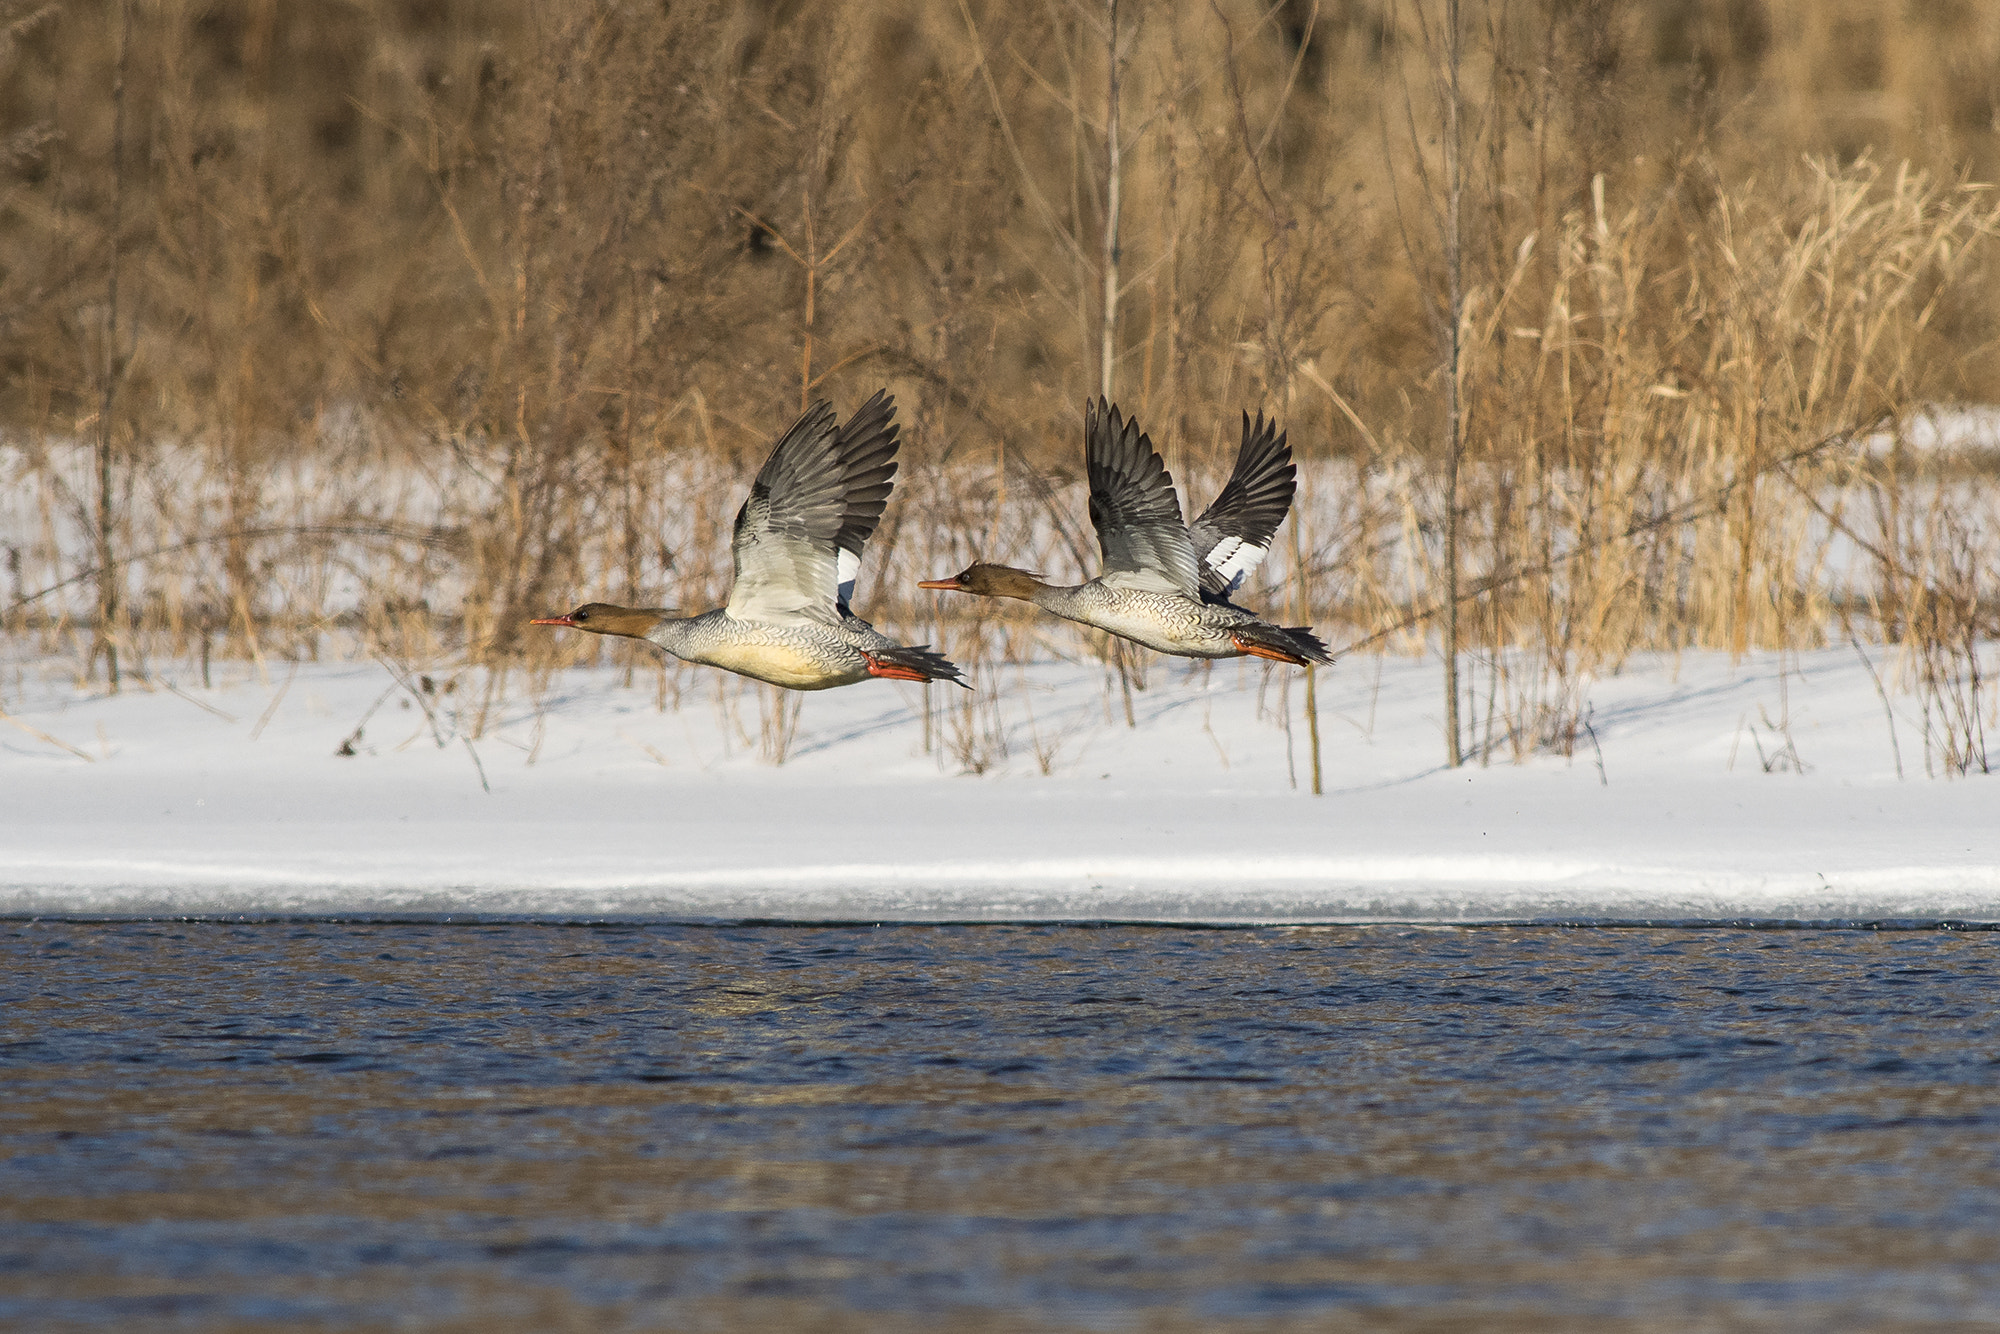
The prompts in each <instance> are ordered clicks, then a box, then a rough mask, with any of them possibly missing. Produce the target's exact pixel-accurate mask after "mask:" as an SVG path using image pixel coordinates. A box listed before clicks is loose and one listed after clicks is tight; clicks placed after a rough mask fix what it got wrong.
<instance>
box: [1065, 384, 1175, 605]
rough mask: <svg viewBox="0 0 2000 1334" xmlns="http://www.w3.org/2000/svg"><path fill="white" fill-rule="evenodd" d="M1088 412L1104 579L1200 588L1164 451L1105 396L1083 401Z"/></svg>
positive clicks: (1169, 589)
mask: <svg viewBox="0 0 2000 1334" xmlns="http://www.w3.org/2000/svg"><path fill="white" fill-rule="evenodd" d="M1083 416H1084V463H1085V467H1086V470H1087V471H1088V473H1089V475H1090V521H1091V523H1093V524H1095V525H1096V526H1097V542H1098V545H1099V546H1100V547H1102V548H1103V549H1104V575H1103V577H1104V579H1105V581H1106V582H1107V583H1112V584H1117V585H1120V586H1122V587H1131V588H1144V589H1148V590H1151V591H1155V592H1162V593H1180V594H1181V595H1183V596H1185V597H1190V598H1191V597H1195V596H1197V595H1198V589H1199V587H1200V585H1199V584H1198V583H1197V581H1196V577H1195V559H1194V547H1193V546H1192V545H1191V544H1190V543H1189V541H1188V532H1187V527H1186V525H1185V524H1183V523H1182V522H1181V502H1180V499H1179V498H1178V497H1177V496H1175V495H1174V479H1173V476H1172V475H1171V474H1170V473H1168V472H1167V465H1166V464H1165V463H1163V462H1162V461H1161V460H1160V455H1159V451H1158V450H1156V449H1154V448H1153V442H1152V441H1151V440H1150V439H1149V438H1147V436H1146V434H1145V432H1143V431H1141V430H1140V429H1139V424H1138V423H1137V422H1136V421H1126V420H1124V419H1123V418H1122V417H1120V415H1119V412H1118V409H1117V408H1115V407H1113V406H1111V404H1109V403H1108V402H1106V401H1105V400H1104V399H1102V398H1100V399H1098V400H1097V401H1096V402H1095V403H1088V404H1085V405H1084V410H1083Z"/></svg>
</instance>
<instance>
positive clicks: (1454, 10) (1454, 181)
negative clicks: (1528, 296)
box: [1443, 0, 1465, 769]
mask: <svg viewBox="0 0 2000 1334" xmlns="http://www.w3.org/2000/svg"><path fill="white" fill-rule="evenodd" d="M1458 6H1459V0H1444V16H1445V17H1444V21H1445V38H1444V40H1445V48H1444V60H1445V105H1444V119H1445V132H1444V175H1445V214H1444V270H1445V288H1446V291H1445V331H1444V334H1445V368H1444V369H1445V377H1444V432H1445V437H1444V645H1443V649H1444V730H1445V763H1446V764H1448V765H1450V766H1451V767H1452V768H1454V769H1456V768H1458V767H1459V766H1460V765H1462V764H1464V763H1465V754H1464V751H1463V750H1462V749H1461V747H1460V738H1459V731H1460V729H1459V722H1458V509H1459V506H1458V464H1459V456H1460V454H1461V453H1462V451H1463V449H1464V445H1465V437H1464V421H1463V410H1462V407H1461V405H1460V403H1459V393H1458V391H1459V379H1458V373H1459V358H1460V352H1461V348H1460V345H1459V340H1460V335H1461V326H1462V325H1463V322H1464V314H1465V274H1464V257H1463V254H1462V253H1461V248H1460V244H1459V221H1460V213H1461V211H1462V208H1463V205H1464V197H1465V168H1464V163H1463V162H1462V160H1461V159H1462V156H1463V148H1464V145H1463V144H1462V143H1461V142H1460V137H1461V135H1462V134H1463V132H1464V131H1463V127H1462V125H1461V123H1460V118H1459V111H1460V106H1461V94H1460V90H1459V83H1458V76H1459V68H1460V64H1461V60H1462V56H1463V51H1462V36H1461V27H1460V24H1459V12H1458Z"/></svg>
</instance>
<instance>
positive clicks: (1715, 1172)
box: [0, 923, 2000, 1331]
mask: <svg viewBox="0 0 2000 1334" xmlns="http://www.w3.org/2000/svg"><path fill="white" fill-rule="evenodd" d="M1996 944H2000V938H1996V937H1995V936H1993V935H1990V934H1954V933H1945V932H1923V933H1915V932H1912V933H1871V932H1861V931H1852V932H1835V931H1671V930H1660V931H1652V930H1644V931H1641V930H1562V929H1498V928H1491V929H1476V930H1436V931H1433V930H1409V929H1399V928H1354V929H1347V928H1343V929H1329V930H1256V931H1185V930H1158V929H1145V928H1099V929H1090V928H1080V927H1005V926H983V927H939V926H904V927H881V928H866V927H856V928H844V927H814V928H784V927H753V928H725V929H713V928H683V927H651V926H647V927H598V928H587V927H551V926H536V925H481V926H438V925H408V924H402V925H397V924H386V925H385V924H377V925H337V924H323V923H306V924H299V923H280V924H262V925H226V924H180V923H176V924H144V925H124V924H117V925H111V924H78V923H32V924H31V923H7V924H0V1087H4V1089H5V1094H4V1097H0V1323H5V1324H8V1325H10V1326H12V1327H27V1328H67V1327H79V1328H100V1329H120V1330H123V1329H139V1328H162V1327H179V1328H188V1329H197V1328H198V1329H203V1330H231V1329H253V1328H271V1327H278V1326H285V1327H307V1328H357V1327H385V1326H399V1327H422V1328H431V1329H465V1330H473V1329H495V1328H520V1329H549V1330H556V1329H579V1330H581V1329H590V1330H614V1329H652V1328H657V1329H769V1330H776V1329H788V1328H790V1329H826V1330H857V1331H859V1330H867V1331H899V1330H925V1329H939V1328H947V1327H948V1328H950V1329H953V1330H967V1331H980V1330H1001V1329H1005V1330H1032V1329H1072V1328H1083V1329H1111V1330H1115V1329H1145V1330H1148V1331H1180V1330H1188V1331H1193V1330H1203V1331H1207V1330H1236V1329H1241V1330H1250V1329H1255V1330H1259V1331H1266V1330H1292V1329H1298V1330H1305V1329H1321V1328H1325V1327H1326V1326H1327V1325H1328V1323H1329V1322H1330V1321H1331V1322H1341V1321H1344V1322H1347V1324H1348V1325H1349V1326H1363V1327H1367V1328H1387V1329H1396V1328H1409V1329H1419V1328H1421V1329H1443V1328H1461V1329H1462V1328H1478V1329H1487V1330H1529V1329H1533V1330H1544V1329H1550V1328H1558V1329H1562V1328H1568V1329H1592V1330H1598V1329H1611V1330H1626V1329H1634V1330H1636V1329H1649V1330H1650V1329H1659V1330H1668V1329H1686V1328H1694V1327H1701V1328H1772V1329H1806V1328H1819V1329H1833V1328H1879V1327H1884V1326H1895V1327H1899V1328H1907V1327H1911V1326H1921V1325H1926V1324H1930V1325H1954V1326H1957V1327H1970V1326H1972V1325H1977V1324H1983V1323H1985V1322H1989V1321H2000V1243H1996V1240H1995V1239H1996V1237H2000V1164H1997V1163H1996V1153H2000V1147H1996V1146H2000V1133H1996V1132H2000V1100H1996V1098H1995V1096H1994V1086H1995V1084H1996V1076H2000V1064H1996V1054H2000V1041H1996V1038H2000V1032H1997V1031H1996V1030H1997V1029H2000V1024H1996V1021H1995V1014H1994V1003H1993V997H1994V988H1993V974H1994V969H1993V966H1992V956H1993V952H1994V948H1995V946H1996Z"/></svg>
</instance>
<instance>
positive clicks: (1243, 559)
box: [1188, 412, 1299, 602]
mask: <svg viewBox="0 0 2000 1334" xmlns="http://www.w3.org/2000/svg"><path fill="white" fill-rule="evenodd" d="M1298 471H1299V470H1298V468H1297V467H1296V466H1295V465H1294V464H1293V463H1292V449H1291V446H1290V445H1289V444H1287V443H1286V442H1285V433H1284V432H1282V431H1280V430H1279V429H1278V424H1277V423H1276V422H1275V421H1266V420H1264V414H1263V413H1261V412H1259V413H1258V414H1257V420H1256V421H1255V422H1254V423H1253V422H1252V421H1251V420H1250V414H1249V413H1247V412H1246V413H1244V414H1243V443H1242V444H1241V445H1240V446H1238V448H1237V450H1236V467H1235V468H1234V469H1233V470H1231V472H1230V474H1229V480H1228V481H1227V482H1226V483H1224V484H1223V487H1222V494H1221V495H1219V496H1217V497H1216V498H1215V503H1214V504H1213V505H1210V506H1209V507H1208V508H1207V509H1205V510H1203V511H1202V512H1201V517H1200V518H1198V519H1196V520H1195V521H1194V522H1193V523H1191V524H1189V525H1188V538H1189V540H1190V541H1191V542H1192V543H1193V544H1194V551H1195V555H1196V556H1197V557H1198V558H1199V560H1200V563H1201V591H1202V596H1204V597H1205V598H1207V599H1208V600H1210V601H1222V602H1226V601H1228V600H1229V595H1230V594H1232V593H1234V592H1235V591H1236V590H1237V589H1238V588H1240V587H1242V585H1243V581H1244V579H1246V578H1247V577H1249V575H1250V573H1251V572H1252V571H1253V570H1255V569H1256V568H1257V567H1258V566H1259V565H1260V564H1262V563H1263V560H1264V556H1265V554H1266V553H1267V552H1269V551H1270V549H1271V538H1272V537H1273V535H1275V534H1276V533H1277V531H1278V525H1279V524H1281V523H1283V522H1284V521H1285V515H1287V514H1289V513H1290V512H1291V509H1292V493H1293V492H1294V491H1295V490H1296V489H1297V487H1298Z"/></svg>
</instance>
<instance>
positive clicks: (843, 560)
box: [834, 547, 861, 606]
mask: <svg viewBox="0 0 2000 1334" xmlns="http://www.w3.org/2000/svg"><path fill="white" fill-rule="evenodd" d="M834 568H835V570H836V571H837V573H836V574H835V575H834V580H835V583H836V585H837V586H838V588H839V593H838V596H837V600H838V601H839V602H840V604H841V605H842V606H845V605H847V604H849V603H851V602H852V601H853V600H854V576H855V575H856V574H859V573H860V572H861V557H859V556H857V555H855V554H854V553H853V552H851V551H849V550H848V549H847V548H846V547H842V548H841V549H840V553H839V557H838V559H837V561H836V563H835V566H834Z"/></svg>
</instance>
